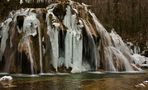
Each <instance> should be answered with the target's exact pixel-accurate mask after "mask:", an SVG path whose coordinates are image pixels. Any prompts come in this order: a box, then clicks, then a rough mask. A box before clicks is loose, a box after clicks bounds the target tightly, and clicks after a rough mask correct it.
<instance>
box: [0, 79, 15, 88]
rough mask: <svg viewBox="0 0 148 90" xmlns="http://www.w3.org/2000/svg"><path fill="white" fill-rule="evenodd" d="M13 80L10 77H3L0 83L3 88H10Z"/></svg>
mask: <svg viewBox="0 0 148 90" xmlns="http://www.w3.org/2000/svg"><path fill="white" fill-rule="evenodd" d="M12 82H13V78H12V77H11V76H3V77H1V78H0V83H1V84H2V85H3V86H4V87H10V86H11V85H12Z"/></svg>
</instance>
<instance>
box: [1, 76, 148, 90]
mask: <svg viewBox="0 0 148 90" xmlns="http://www.w3.org/2000/svg"><path fill="white" fill-rule="evenodd" d="M1 76H2V75H1ZM12 76H13V78H14V81H13V83H12V84H13V85H12V87H9V88H5V87H3V86H2V85H0V90H148V86H146V87H145V88H136V87H135V85H137V84H139V83H141V82H143V81H145V80H148V73H137V74H135V73H134V74H133V73H81V74H66V75H61V74H58V75H43V76H34V77H31V76H28V75H12Z"/></svg>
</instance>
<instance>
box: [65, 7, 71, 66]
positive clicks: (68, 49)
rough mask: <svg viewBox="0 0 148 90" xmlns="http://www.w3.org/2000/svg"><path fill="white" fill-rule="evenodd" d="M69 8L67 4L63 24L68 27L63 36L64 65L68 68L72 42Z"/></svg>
mask: <svg viewBox="0 0 148 90" xmlns="http://www.w3.org/2000/svg"><path fill="white" fill-rule="evenodd" d="M71 18H72V14H71V8H70V6H67V8H66V15H65V17H64V21H63V22H64V25H65V26H66V27H67V28H68V30H67V33H66V37H65V66H66V68H69V67H71V66H72V63H71V62H72V42H73V36H72V27H71V23H72V21H71Z"/></svg>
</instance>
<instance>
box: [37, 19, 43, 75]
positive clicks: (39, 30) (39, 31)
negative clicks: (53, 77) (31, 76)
mask: <svg viewBox="0 0 148 90" xmlns="http://www.w3.org/2000/svg"><path fill="white" fill-rule="evenodd" d="M37 21H38V27H37V29H38V39H39V52H40V53H39V55H40V73H43V63H42V62H43V60H42V59H43V56H42V40H41V29H40V21H39V20H37Z"/></svg>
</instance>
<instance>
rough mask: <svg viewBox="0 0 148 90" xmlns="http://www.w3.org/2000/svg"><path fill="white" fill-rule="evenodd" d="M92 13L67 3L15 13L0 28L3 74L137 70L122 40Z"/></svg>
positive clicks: (76, 4) (71, 2) (84, 8)
mask: <svg viewBox="0 0 148 90" xmlns="http://www.w3.org/2000/svg"><path fill="white" fill-rule="evenodd" d="M87 7H88V6H87V5H85V4H79V3H77V2H73V1H64V2H58V3H52V4H50V5H49V6H48V7H46V8H35V9H34V8H25V9H19V10H16V11H13V12H10V15H9V17H8V18H7V19H6V20H5V21H4V22H3V23H1V36H2V37H1V43H0V45H1V48H0V63H1V64H3V65H4V66H1V67H0V69H1V71H5V72H10V73H29V74H35V73H47V72H72V73H76V72H83V71H90V70H93V71H96V70H100V69H102V70H107V71H123V70H126V71H131V70H133V69H132V66H131V63H132V60H133V58H132V56H131V54H130V51H129V50H128V48H127V46H126V45H125V44H124V42H123V41H122V39H121V37H120V36H119V35H118V34H117V33H116V32H115V31H112V32H111V33H110V34H109V33H108V32H107V31H106V29H105V28H104V27H103V26H102V25H101V24H100V22H99V21H98V19H97V18H96V16H95V15H94V13H92V12H91V11H90V10H89V9H88V8H87ZM135 67H136V66H135Z"/></svg>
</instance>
